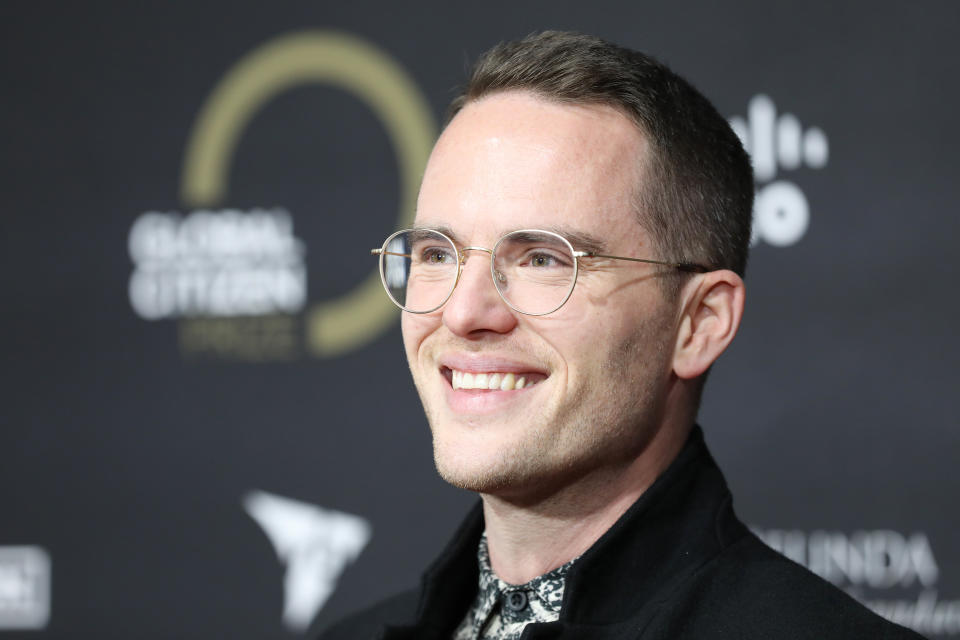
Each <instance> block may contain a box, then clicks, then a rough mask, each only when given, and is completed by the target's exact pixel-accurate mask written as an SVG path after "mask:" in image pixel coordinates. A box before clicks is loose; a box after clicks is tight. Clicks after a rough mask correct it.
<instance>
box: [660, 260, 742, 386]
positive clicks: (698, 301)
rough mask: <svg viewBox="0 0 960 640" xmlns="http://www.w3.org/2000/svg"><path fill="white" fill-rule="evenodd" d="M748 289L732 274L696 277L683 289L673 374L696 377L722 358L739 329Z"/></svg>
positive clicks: (682, 376)
mask: <svg viewBox="0 0 960 640" xmlns="http://www.w3.org/2000/svg"><path fill="white" fill-rule="evenodd" d="M745 296H746V288H745V287H744V284H743V279H742V278H741V277H740V276H738V275H737V274H736V273H734V272H733V271H727V270H721V271H709V272H707V273H704V274H699V275H697V276H694V278H693V279H692V281H690V282H688V283H687V284H686V286H685V287H684V288H683V292H682V293H681V299H682V300H683V306H682V307H681V311H680V313H681V315H680V325H679V329H678V331H677V342H676V346H675V349H674V353H673V371H674V373H676V374H677V376H678V377H680V378H696V377H697V376H699V375H701V374H703V373H704V372H705V371H706V370H707V369H709V368H710V365H712V364H713V363H714V361H716V359H717V358H719V357H720V354H721V353H723V351H724V350H725V349H726V348H727V345H729V344H730V342H731V341H732V340H733V336H735V335H736V334H737V329H739V328H740V318H741V317H743V301H744V298H745Z"/></svg>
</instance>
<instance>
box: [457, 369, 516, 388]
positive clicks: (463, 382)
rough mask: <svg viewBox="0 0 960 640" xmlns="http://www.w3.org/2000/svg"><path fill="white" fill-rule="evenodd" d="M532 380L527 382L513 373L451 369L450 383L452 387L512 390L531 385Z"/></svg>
mask: <svg viewBox="0 0 960 640" xmlns="http://www.w3.org/2000/svg"><path fill="white" fill-rule="evenodd" d="M533 384H534V383H533V382H529V383H528V382H527V379H526V377H525V376H519V377H518V376H517V375H516V374H513V373H471V372H469V371H457V370H456V369H452V370H451V376H450V385H451V386H452V387H453V388H454V389H489V390H495V389H499V390H500V391H514V390H518V389H525V388H527V387H532V386H533Z"/></svg>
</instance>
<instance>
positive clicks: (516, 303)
mask: <svg viewBox="0 0 960 640" xmlns="http://www.w3.org/2000/svg"><path fill="white" fill-rule="evenodd" d="M469 251H484V252H486V253H489V254H490V275H491V276H492V277H493V284H494V286H495V287H496V289H497V292H498V293H499V294H500V297H501V298H503V301H504V302H506V303H507V305H508V306H509V307H510V308H511V309H513V310H514V311H517V312H518V313H522V314H525V315H528V316H545V315H547V314H549V313H553V312H554V311H556V310H557V309H559V308H560V307H562V306H563V305H564V303H566V301H567V300H569V299H570V295H571V294H572V293H573V287H574V285H576V284H577V272H578V271H579V260H580V259H581V258H610V259H613V260H629V261H631V262H643V263H647V264H657V265H662V266H666V267H671V268H673V269H677V270H679V271H683V272H692V273H704V272H706V271H709V270H710V269H708V268H706V267H704V266H701V265H698V264H691V263H685V262H663V261H660V260H646V259H643V258H627V257H624V256H608V255H603V254H600V253H596V252H593V251H577V250H575V249H574V248H573V245H571V244H570V242H569V241H568V240H567V239H566V238H564V237H563V236H561V235H559V234H556V233H554V232H552V231H542V230H539V229H521V230H519V231H511V232H510V233H508V234H507V235H505V236H503V237H502V238H500V239H499V240H498V241H497V243H496V244H495V245H493V249H487V248H486V247H463V248H462V249H458V248H457V245H456V243H454V241H453V240H451V239H450V238H448V237H447V236H446V235H444V234H443V233H441V232H439V231H436V230H434V229H403V230H402V231H397V232H396V233H394V234H393V235H391V236H390V237H388V238H387V239H386V240H385V241H384V243H383V246H382V247H380V248H379V249H371V250H370V253H371V254H373V255H378V256H380V278H381V280H382V281H383V287H384V289H386V290H387V295H388V296H389V297H390V300H392V301H393V303H394V304H396V305H397V306H398V307H400V308H401V309H403V310H404V311H407V312H410V313H430V312H432V311H436V310H437V309H439V308H440V307H442V306H443V305H444V304H445V303H446V302H447V300H449V299H450V296H451V295H453V290H454V288H455V287H456V286H457V282H459V280H460V275H461V273H462V272H463V264H464V262H465V261H466V259H467V252H469Z"/></svg>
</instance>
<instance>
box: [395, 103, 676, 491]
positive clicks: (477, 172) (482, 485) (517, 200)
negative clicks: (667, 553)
mask: <svg viewBox="0 0 960 640" xmlns="http://www.w3.org/2000/svg"><path fill="white" fill-rule="evenodd" d="M646 148H647V145H646V141H645V139H644V137H643V135H642V134H641V133H640V131H639V130H638V129H637V128H636V127H635V126H634V125H633V124H632V123H631V122H630V121H629V120H628V119H627V118H626V117H625V116H623V115H622V114H621V113H619V112H618V111H616V110H614V109H612V108H610V107H603V106H572V105H560V104H556V103H551V102H547V101H544V100H542V99H540V98H537V97H534V96H532V95H531V94H528V93H522V92H507V93H501V94H495V95H492V96H489V97H486V98H484V99H482V100H481V101H479V102H474V103H470V104H468V105H467V106H466V107H465V108H464V109H463V110H462V111H461V112H460V113H459V114H458V115H457V116H456V118H454V120H453V121H452V122H451V123H450V125H449V126H448V127H447V129H446V130H445V131H444V133H443V135H442V136H441V137H440V140H439V141H438V142H437V145H436V147H435V148H434V151H433V154H432V155H431V157H430V161H429V163H428V165H427V169H426V172H425V175H424V180H423V185H422V187H421V191H420V198H419V202H418V208H417V217H416V224H417V226H421V227H431V228H439V229H441V230H448V231H449V233H450V234H451V235H452V236H453V238H454V240H455V241H456V242H457V243H458V244H459V245H460V246H481V247H487V248H492V247H493V245H494V244H495V243H496V241H497V240H498V239H499V238H500V237H501V236H502V235H503V234H505V233H507V232H510V231H514V230H517V229H547V230H554V231H557V232H559V233H560V234H561V235H564V236H566V237H567V238H568V239H570V240H571V243H572V244H573V246H574V249H584V248H585V247H584V246H583V245H582V243H581V242H579V241H578V240H579V239H582V238H583V237H587V238H590V239H593V240H595V241H597V242H598V243H599V244H600V245H601V246H602V251H601V252H602V253H607V254H612V255H622V256H633V257H641V258H653V257H656V256H655V255H654V253H653V249H652V247H651V243H650V240H649V238H648V237H647V234H646V233H645V232H644V231H643V229H642V228H641V227H640V225H639V224H638V223H637V221H636V214H635V208H634V206H635V205H634V203H635V197H634V196H635V194H636V189H637V187H638V184H639V183H638V181H639V180H642V177H641V176H642V173H643V172H642V158H643V156H644V154H645V153H646ZM655 273H656V268H655V267H650V266H649V265H642V264H638V263H630V262H624V261H615V260H606V259H596V258H588V259H582V260H580V273H579V277H578V279H577V284H576V287H575V289H574V291H573V295H572V296H571V297H570V299H569V300H568V301H567V303H566V304H565V305H564V306H563V307H562V308H560V310H558V311H556V312H554V313H552V314H550V315H547V316H542V317H533V316H525V315H522V314H519V313H517V312H515V311H513V310H511V309H510V307H508V306H507V305H506V304H505V303H504V302H503V300H502V299H501V298H500V297H499V295H498V294H497V291H496V289H495V288H494V284H493V281H492V279H491V275H490V263H489V254H487V253H485V252H479V251H471V252H468V258H467V260H466V263H465V264H464V266H463V274H462V276H461V278H460V281H459V283H458V284H457V287H456V289H455V290H454V293H453V295H452V297H451V298H450V299H449V300H448V301H447V303H446V305H444V307H442V308H441V309H440V310H438V311H436V312H433V313H430V314H426V315H415V314H410V313H404V314H403V338H404V345H405V348H406V352H407V358H408V359H409V364H410V369H411V371H412V373H413V380H414V383H415V384H416V387H417V390H418V391H419V393H420V397H421V399H422V401H423V405H424V408H425V410H426V414H427V418H428V420H429V422H430V427H431V430H432V432H433V441H434V456H435V459H436V463H437V468H438V470H439V472H440V474H441V476H443V477H444V478H445V479H446V480H447V481H449V482H451V483H453V484H455V485H458V486H461V487H464V488H468V489H471V490H474V491H480V492H483V493H491V494H497V495H502V496H505V497H506V496H515V497H519V496H523V495H531V492H534V493H537V494H541V493H543V492H551V491H554V490H556V489H558V488H560V487H562V486H564V485H565V484H567V483H569V482H572V481H573V480H575V479H577V478H579V477H582V476H583V475H584V474H586V473H589V472H590V471H592V470H595V469H597V468H601V467H610V468H614V467H615V466H616V465H622V464H625V463H626V462H627V461H629V460H632V459H634V458H636V456H637V455H638V454H639V453H640V452H641V451H642V450H643V448H644V447H645V446H646V444H647V443H648V442H649V439H650V437H651V436H652V435H653V432H654V430H655V429H656V426H657V424H658V423H659V421H660V419H661V413H662V409H663V396H664V395H665V393H666V388H667V384H668V382H669V379H670V376H671V358H672V353H673V340H674V335H675V328H676V313H675V309H674V305H672V304H670V303H669V302H668V301H667V300H665V298H664V296H663V294H662V292H661V289H660V287H658V285H657V282H656V280H655V278H654V274H655ZM465 373H470V374H472V375H473V376H474V378H475V377H476V375H477V374H486V376H487V380H489V379H490V378H491V377H493V376H494V375H495V374H499V376H500V378H501V379H502V378H504V377H507V374H513V376H514V378H515V379H518V378H520V377H523V378H525V380H526V382H527V385H526V386H525V387H524V388H523V389H512V390H500V389H496V390H489V389H486V390H481V389H462V388H461V389H454V386H453V384H452V382H453V378H454V376H457V378H458V380H459V378H460V376H461V375H462V374H465Z"/></svg>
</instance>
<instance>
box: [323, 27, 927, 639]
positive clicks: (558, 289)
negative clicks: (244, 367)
mask: <svg viewBox="0 0 960 640" xmlns="http://www.w3.org/2000/svg"><path fill="white" fill-rule="evenodd" d="M451 111H452V118H451V120H450V122H449V124H448V125H447V127H446V129H445V130H444V132H443V134H442V135H441V136H440V139H439V140H438V142H437V144H436V147H435V148H434V150H433V153H432V155H431V157H430V160H429V163H428V165H427V168H426V172H425V174H424V178H423V184H422V187H421V191H420V197H419V201H418V207H417V216H416V222H415V226H414V228H412V229H406V230H402V231H398V232H397V233H395V234H393V235H391V236H390V237H389V238H388V239H387V241H386V242H385V243H384V244H383V246H382V247H381V248H380V249H378V250H375V253H377V254H379V256H380V265H381V273H382V276H383V281H384V285H385V288H386V290H387V293H388V295H389V296H390V298H391V299H392V300H393V301H394V302H395V303H396V304H397V305H398V306H400V307H401V308H402V309H403V310H404V313H403V316H402V317H403V320H402V323H403V324H402V326H403V338H404V345H405V348H406V354H407V358H408V360H409V364H410V370H411V372H412V374H413V380H414V383H415V384H416V387H417V390H418V392H419V394H420V398H421V400H422V401H423V405H424V409H425V411H426V414H427V419H428V421H429V423H430V428H431V430H432V433H433V443H434V457H435V460H436V465H437V469H438V471H439V472H440V475H441V476H442V477H443V478H444V479H446V480H447V481H448V482H450V483H452V484H454V485H456V486H459V487H463V488H466V489H469V490H472V491H476V492H477V493H479V494H480V496H481V505H480V506H478V508H477V509H476V510H475V511H474V513H473V514H472V515H471V516H470V517H469V518H468V519H467V521H466V522H465V523H464V525H463V526H462V527H461V529H460V530H459V531H458V532H457V534H456V536H455V538H454V540H453V542H452V543H451V544H450V546H449V547H448V548H447V549H446V550H445V551H444V552H443V553H442V554H441V556H440V558H439V559H438V560H437V562H436V563H434V565H433V566H432V567H431V568H430V569H429V570H428V571H427V573H426V574H425V576H424V579H423V584H422V586H421V588H420V589H419V590H417V591H412V592H410V593H407V594H402V595H401V596H398V597H397V598H394V599H392V600H390V601H387V602H385V603H382V604H380V605H377V606H376V607H374V608H372V609H370V610H368V611H366V612H363V613H361V614H358V615H356V616H354V617H353V618H350V619H348V620H347V621H345V622H343V623H341V624H340V625H338V626H337V627H335V628H334V629H332V630H331V631H330V632H329V634H328V636H327V637H329V638H372V637H378V638H417V639H420V640H423V639H429V638H437V639H440V638H443V639H454V640H479V639H483V638H494V639H498V640H508V639H510V640H512V639H515V638H520V637H523V638H714V637H716V638H850V637H857V638H859V637H864V638H866V637H869V638H901V637H902V638H908V637H917V636H915V635H914V634H912V633H911V632H908V631H907V630H905V629H902V628H900V627H896V626H894V625H892V624H889V623H887V622H885V621H883V620H882V619H880V618H879V617H876V616H874V615H873V614H872V613H870V612H869V611H867V610H866V609H865V608H863V607H861V606H860V605H859V604H857V603H856V602H854V601H853V600H852V599H850V598H849V597H848V596H846V595H845V594H843V593H842V592H840V591H839V590H836V589H835V588H833V587H832V586H830V585H829V584H827V583H826V582H823V581H821V580H820V579H819V578H816V577H815V576H813V575H812V574H809V573H807V572H806V571H805V570H804V569H802V568H801V567H799V566H797V565H795V564H793V563H791V562H789V561H787V560H786V559H784V558H782V557H780V556H778V555H776V554H775V553H774V552H773V551H771V550H769V549H767V548H766V547H764V546H763V544H762V543H761V542H760V541H759V540H758V539H757V538H756V537H754V536H753V535H752V534H751V533H750V532H749V531H748V530H747V529H746V527H745V526H744V525H743V524H742V523H741V522H740V521H739V520H738V519H737V518H736V516H735V514H734V512H733V510H732V507H731V497H730V493H729V491H728V490H727V487H726V485H725V483H724V480H723V477H722V475H721V473H720V471H719V469H718V468H717V466H716V464H715V463H714V461H713V460H712V458H711V457H710V455H709V453H708V452H707V450H706V447H705V445H704V442H703V437H702V434H701V431H700V428H699V427H697V426H696V425H695V420H696V414H697V407H698V404H699V399H700V394H701V391H702V387H703V383H704V379H705V377H706V374H707V372H708V370H709V368H710V366H711V365H712V364H713V363H714V362H715V361H716V359H717V358H718V357H719V356H720V354H721V353H722V352H723V351H724V350H725V349H726V348H727V346H728V345H729V344H730V342H731V341H732V340H733V337H734V335H735V334H736V332H737V328H738V327H739V324H740V318H741V315H742V311H743V305H744V284H743V280H742V277H743V274H744V269H745V265H746V257H747V245H748V241H749V236H750V217H751V209H752V199H753V181H752V173H751V169H750V164H749V160H748V158H747V156H746V154H745V153H744V151H743V148H742V146H741V145H740V142H739V140H738V139H737V137H736V136H735V135H734V133H733V132H732V131H731V130H730V128H729V126H728V125H727V123H726V121H725V120H724V119H723V118H722V117H721V116H720V115H719V114H718V113H717V111H716V110H715V109H714V108H713V107H712V106H711V105H710V103H709V102H708V101H707V100H706V99H705V98H703V97H702V96H701V95H700V94H699V93H697V92H696V90H694V89H693V88H692V87H691V86H690V85H689V84H687V83H686V82H685V81H684V80H682V79H681V78H679V77H677V76H676V75H674V74H673V73H672V72H671V71H670V70H668V69H667V68H665V67H664V66H663V65H661V64H659V63H658V62H656V61H655V60H653V59H651V58H649V57H647V56H644V55H642V54H639V53H637V52H633V51H629V50H626V49H623V48H620V47H617V46H615V45H612V44H609V43H606V42H604V41H601V40H599V39H596V38H592V37H587V36H581V35H577V34H567V33H556V32H547V33H542V34H538V35H534V36H530V37H528V38H526V39H524V40H522V41H519V42H513V43H506V44H502V45H499V46H497V47H495V48H494V49H492V50H491V51H490V52H488V53H487V54H485V56H484V57H483V58H482V59H481V60H480V61H479V63H478V64H477V66H476V67H475V69H474V72H473V74H472V77H471V79H470V81H469V83H468V85H467V87H466V89H465V90H464V92H463V94H462V95H461V96H459V97H458V98H457V99H456V100H455V101H454V103H453V105H452V110H451Z"/></svg>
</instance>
